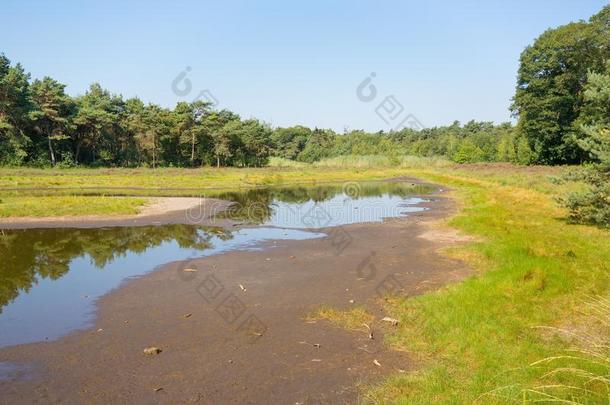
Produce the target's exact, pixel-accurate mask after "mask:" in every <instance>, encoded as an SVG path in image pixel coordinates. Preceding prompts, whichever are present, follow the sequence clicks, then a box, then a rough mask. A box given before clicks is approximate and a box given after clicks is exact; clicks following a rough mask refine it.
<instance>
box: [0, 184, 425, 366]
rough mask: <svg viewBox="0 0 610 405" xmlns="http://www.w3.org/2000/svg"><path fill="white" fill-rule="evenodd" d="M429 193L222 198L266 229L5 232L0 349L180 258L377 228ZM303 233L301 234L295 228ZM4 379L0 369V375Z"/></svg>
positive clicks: (394, 190)
mask: <svg viewBox="0 0 610 405" xmlns="http://www.w3.org/2000/svg"><path fill="white" fill-rule="evenodd" d="M426 191H429V189H426V188H422V187H421V186H413V185H410V184H404V183H368V184H367V183H363V184H359V185H358V187H357V188H356V189H355V192H354V189H353V188H352V189H347V190H346V189H345V187H343V186H341V185H324V186H317V187H291V188H268V189H257V190H250V191H246V192H242V193H225V194H222V195H220V197H221V198H224V199H228V200H233V201H235V202H236V204H234V205H233V206H232V208H231V210H230V211H229V212H228V213H227V214H226V215H228V216H230V217H232V218H239V219H243V220H246V221H248V222H253V223H256V224H262V225H263V226H259V227H253V228H244V229H241V230H238V231H233V232H230V231H227V230H224V229H222V228H214V227H197V226H192V225H163V226H142V227H115V228H99V229H65V228H63V229H28V230H4V231H2V233H1V234H0V258H1V260H0V347H2V346H7V345H14V344H20V343H28V342H36V341H42V340H46V339H56V338H58V337H60V336H63V335H65V334H66V333H69V332H71V331H73V330H76V329H81V328H86V327H89V326H91V325H92V324H93V321H94V314H95V300H96V299H97V298H99V297H101V296H103V295H104V294H106V293H108V292H109V291H110V290H112V289H114V288H116V287H118V286H119V285H120V284H121V282H123V281H124V280H125V279H127V278H130V277H135V276H141V275H143V274H146V273H147V272H150V271H152V270H153V269H155V267H157V266H159V265H161V264H164V263H167V262H171V261H177V260H184V259H188V258H194V257H202V256H209V255H214V254H218V253H221V252H228V251H232V250H248V249H257V247H258V246H260V244H261V242H263V241H268V240H280V239H291V240H302V239H310V238H317V237H321V236H324V235H323V234H321V233H315V232H311V231H305V230H302V229H305V228H323V227H327V226H337V225H342V224H349V223H355V222H364V221H380V220H381V219H383V218H385V217H394V216H399V215H402V214H404V213H406V212H413V211H417V210H422V209H423V208H421V207H416V206H414V205H416V204H418V203H420V202H421V201H423V200H421V199H419V198H415V197H412V195H413V194H414V193H417V194H420V193H423V192H426ZM295 228H300V229H295ZM0 371H1V370H0Z"/></svg>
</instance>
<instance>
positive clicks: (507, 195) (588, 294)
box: [368, 165, 610, 404]
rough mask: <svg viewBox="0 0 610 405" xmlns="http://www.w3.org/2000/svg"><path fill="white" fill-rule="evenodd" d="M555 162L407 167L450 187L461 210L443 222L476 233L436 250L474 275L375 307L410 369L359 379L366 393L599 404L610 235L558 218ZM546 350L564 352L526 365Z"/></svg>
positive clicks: (376, 397) (425, 399)
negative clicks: (387, 319)
mask: <svg viewBox="0 0 610 405" xmlns="http://www.w3.org/2000/svg"><path fill="white" fill-rule="evenodd" d="M558 170H561V169H553V168H523V167H522V168H518V167H510V166H507V165H501V166H493V165H480V166H465V167H462V168H451V169H447V168H441V169H434V170H422V169H415V170H408V174H411V175H414V176H419V177H421V178H425V179H428V180H431V181H435V182H438V183H442V184H446V185H448V186H451V187H452V188H454V190H455V191H454V192H453V194H454V196H455V197H456V198H457V199H458V201H459V202H460V204H461V206H462V207H463V208H462V209H461V211H460V213H459V214H458V215H457V216H455V217H454V218H452V219H450V220H449V221H448V225H450V226H452V227H455V228H458V229H460V230H462V231H463V232H464V233H467V234H470V235H475V236H477V237H478V239H480V242H476V243H471V244H469V245H467V246H465V247H459V248H453V249H451V250H450V251H449V252H447V253H448V254H450V255H452V256H455V257H458V258H462V259H464V260H465V261H466V262H467V263H468V264H470V265H471V266H472V267H473V268H474V269H475V270H477V274H476V275H475V276H473V277H471V278H469V279H467V280H465V281H463V282H461V283H458V284H455V285H452V286H449V287H447V288H444V289H442V290H440V291H437V292H434V293H430V294H425V295H423V296H420V297H417V298H413V299H396V300H392V301H391V302H389V303H388V304H387V309H388V311H389V313H390V314H391V316H393V317H395V318H398V319H400V321H401V322H400V324H399V326H398V327H397V329H395V330H393V331H391V332H390V333H389V335H388V337H387V341H388V343H389V344H390V345H392V346H393V347H394V348H396V349H399V350H406V351H409V352H411V353H412V354H413V357H414V358H417V359H419V360H420V361H421V364H422V366H421V368H420V369H419V370H418V371H417V372H415V373H409V374H398V375H395V376H393V377H391V378H389V379H388V380H387V381H385V382H384V383H383V384H381V385H379V386H376V387H373V388H371V389H370V391H369V392H368V398H369V400H371V401H372V402H374V403H388V402H390V403H404V404H411V403H473V402H478V403H515V402H517V403H533V402H536V401H538V400H542V401H547V402H548V403H550V402H561V401H567V402H564V403H600V404H601V403H609V400H610V392H609V391H608V390H609V387H610V386H609V384H608V382H609V381H608V376H609V374H610V358H609V354H610V352H609V347H608V343H609V332H610V330H609V327H610V323H609V318H608V317H609V315H610V307H609V305H608V304H609V303H610V301H607V297H608V292H609V291H608V289H609V285H610V284H609V281H610V232H609V231H607V230H601V229H598V228H594V227H589V226H578V225H569V224H566V223H565V222H564V221H563V220H562V217H563V216H564V214H565V212H564V211H563V210H562V209H560V208H559V207H558V206H557V204H556V203H555V201H554V196H556V195H559V194H561V193H563V192H565V191H566V188H569V187H570V186H558V185H555V184H554V183H553V182H551V181H550V180H549V174H554V173H556V172H557V171H558ZM572 187H573V186H572ZM595 297H603V298H602V302H601V303H600V302H598V303H593V304H592V302H593V301H594V300H595V299H596V298H595ZM598 299H599V298H598ZM603 299H606V301H603ZM568 349H573V350H574V351H566V350H568ZM553 356H569V358H568V357H560V358H554V359H551V360H549V361H545V362H541V363H537V364H533V363H536V362H537V361H539V360H541V359H545V358H549V357H553ZM532 364H533V365H532ZM570 387H572V388H570ZM569 401H574V402H569Z"/></svg>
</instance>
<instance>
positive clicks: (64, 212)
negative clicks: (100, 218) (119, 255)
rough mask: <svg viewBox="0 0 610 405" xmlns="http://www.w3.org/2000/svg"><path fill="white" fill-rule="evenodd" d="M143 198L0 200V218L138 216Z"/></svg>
mask: <svg viewBox="0 0 610 405" xmlns="http://www.w3.org/2000/svg"><path fill="white" fill-rule="evenodd" d="M146 201H147V199H146V198H136V197H91V196H69V195H68V196H53V197H47V196H38V197H32V196H21V197H14V196H13V197H0V218H6V217H58V216H74V215H120V214H123V215H128V214H137V213H138V211H139V209H140V208H141V207H142V205H144V204H145V203H146Z"/></svg>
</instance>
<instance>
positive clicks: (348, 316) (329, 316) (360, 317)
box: [306, 306, 375, 331]
mask: <svg viewBox="0 0 610 405" xmlns="http://www.w3.org/2000/svg"><path fill="white" fill-rule="evenodd" d="M374 319H375V317H374V316H373V315H371V314H370V313H368V312H367V310H366V309H365V308H364V307H361V306H359V307H356V308H353V309H350V310H348V311H340V310H338V309H334V308H330V307H322V308H319V309H317V310H315V311H313V312H312V313H310V314H309V315H307V317H306V320H307V321H320V320H327V321H329V322H330V323H332V324H333V325H335V326H338V327H341V328H344V329H348V330H358V331H367V330H368V329H369V325H370V324H371V322H373V320H374Z"/></svg>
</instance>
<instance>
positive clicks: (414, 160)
mask: <svg viewBox="0 0 610 405" xmlns="http://www.w3.org/2000/svg"><path fill="white" fill-rule="evenodd" d="M452 164H453V163H452V162H450V161H448V160H446V159H444V158H441V157H420V156H409V155H406V156H382V155H362V156H360V155H348V156H337V157H334V158H328V159H323V160H321V161H319V162H315V163H313V166H315V167H356V168H370V167H404V168H407V167H411V168H416V167H446V166H450V165H452Z"/></svg>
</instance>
